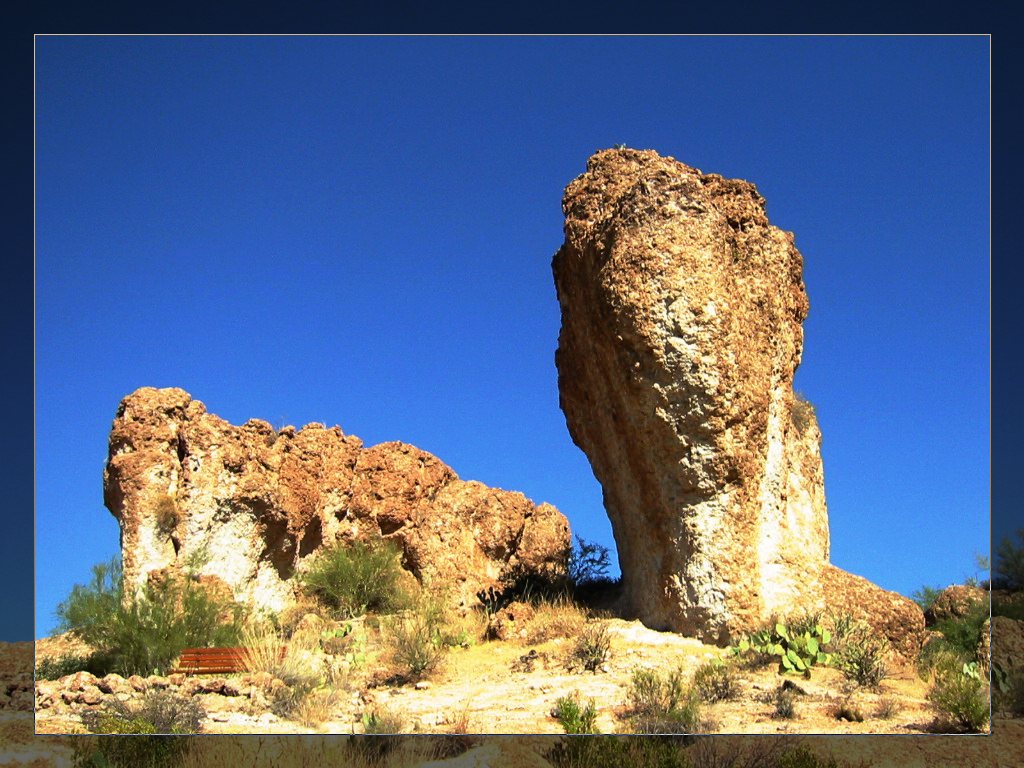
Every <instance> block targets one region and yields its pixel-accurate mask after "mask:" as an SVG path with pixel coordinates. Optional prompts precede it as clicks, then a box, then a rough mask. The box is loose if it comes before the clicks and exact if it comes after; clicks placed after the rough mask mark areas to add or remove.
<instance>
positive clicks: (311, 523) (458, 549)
mask: <svg viewBox="0 0 1024 768" xmlns="http://www.w3.org/2000/svg"><path fill="white" fill-rule="evenodd" d="M104 502H105V503H106V505H107V508H108V509H109V510H110V511H111V513H112V514H113V515H114V517H115V518H117V520H118V522H119V524H120V526H121V551H122V560H123V566H124V576H125V583H126V585H133V586H134V587H135V588H139V587H141V585H143V584H144V583H145V581H146V579H147V577H148V575H149V574H151V573H153V572H158V571H162V570H163V569H168V568H170V569H172V570H173V569H182V568H183V567H185V566H186V564H188V563H192V564H193V565H194V564H196V563H198V564H199V565H200V570H199V573H200V574H201V575H202V576H205V577H207V578H209V579H210V580H211V581H214V582H216V580H217V579H219V580H220V581H222V582H224V583H226V585H227V586H228V587H229V588H230V589H231V591H232V592H233V594H234V596H235V597H236V598H238V599H240V600H242V601H245V602H248V603H250V604H252V605H254V606H260V607H265V608H269V609H272V610H280V609H282V608H284V607H286V606H287V605H288V604H289V602H290V601H292V600H293V599H294V597H295V594H294V592H295V579H293V578H292V577H293V576H294V575H295V573H296V572H297V571H301V570H302V569H303V568H304V567H305V564H306V563H307V562H308V558H309V557H310V556H311V555H313V554H315V553H316V552H317V551H318V550H319V549H320V548H321V547H322V546H323V545H324V544H325V543H330V542H334V541H336V540H342V541H352V540H357V539H358V540H369V539H377V538H384V539H390V540H393V541H395V542H397V543H398V544H399V546H400V548H401V551H402V563H403V565H404V567H405V568H407V569H408V570H409V571H410V572H411V573H412V574H413V575H415V576H416V577H417V578H418V579H420V580H421V581H422V580H424V579H432V580H435V581H442V582H444V583H446V584H449V585H454V586H455V587H456V589H455V594H454V595H453V597H455V598H457V599H461V600H462V601H464V602H465V603H467V604H468V603H471V602H472V601H473V600H475V595H476V593H477V592H478V591H480V590H482V589H486V588H488V587H491V586H495V585H498V584H500V583H501V582H502V581H503V580H506V579H508V578H509V577H510V576H512V575H514V574H516V573H518V572H521V571H525V572H534V573H541V572H545V571H549V570H555V571H557V570H558V569H559V568H564V556H565V552H566V550H567V548H568V546H569V529H568V523H567V521H566V519H565V517H564V516H563V515H562V514H561V513H560V512H559V511H558V510H557V509H555V508H554V507H552V506H551V505H550V504H540V505H539V506H538V505H534V504H533V503H532V502H531V501H530V500H529V499H527V498H526V497H525V496H523V495H522V494H521V493H515V492H511V491H503V490H498V489H494V488H488V487H487V486H485V485H483V484H481V483H478V482H474V481H463V480H460V479H459V478H458V477H457V476H456V474H455V472H453V471H452V469H451V468H450V467H448V466H446V465H445V464H444V463H443V462H441V461H440V460H439V459H438V458H437V457H435V456H432V455H431V454H429V453H426V452H425V451H421V450H419V449H418V448H415V447H413V446H411V445H406V444H403V443H397V442H393V443H383V444H380V445H375V446H373V447H370V448H364V447H363V444H362V441H361V440H359V438H356V437H353V436H351V435H344V434H343V433H342V431H341V429H340V428H339V427H333V428H330V429H328V428H326V427H325V426H324V425H323V424H307V425H306V426H305V427H303V428H302V429H301V430H298V431H296V429H295V428H294V427H286V428H285V429H283V430H281V431H280V432H277V431H275V430H274V429H273V428H272V427H271V426H270V424H268V423H266V422H264V421H260V420H258V419H250V420H249V421H247V422H246V423H245V424H243V425H242V426H240V427H239V426H233V425H231V424H229V423H228V422H226V421H224V420H223V419H221V418H219V417H217V416H215V415H213V414H210V413H207V412H206V407H205V406H204V405H203V403H201V402H199V401H198V400H193V399H192V397H191V396H190V395H189V394H188V393H187V392H185V391H184V390H181V389H153V388H149V387H146V388H143V389H139V390H137V391H136V392H134V393H132V394H131V395H128V396H127V397H126V398H124V400H122V401H121V404H120V406H119V408H118V410H117V417H116V418H115V420H114V424H113V428H112V430H111V433H110V447H109V458H108V461H107V466H106V470H105V472H104Z"/></svg>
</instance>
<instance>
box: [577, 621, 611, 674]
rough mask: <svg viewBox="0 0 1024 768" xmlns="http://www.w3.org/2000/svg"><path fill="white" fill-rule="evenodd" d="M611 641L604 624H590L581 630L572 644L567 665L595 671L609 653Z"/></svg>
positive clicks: (606, 659) (606, 658)
mask: <svg viewBox="0 0 1024 768" xmlns="http://www.w3.org/2000/svg"><path fill="white" fill-rule="evenodd" d="M611 647H612V641H611V637H610V636H609V634H608V628H607V627H606V626H605V625H604V624H591V625H589V626H587V627H586V629H584V630H583V632H582V633H581V634H580V636H579V638H578V639H577V640H576V644H575V646H573V649H572V652H571V654H570V656H569V660H568V662H567V666H568V667H569V668H570V669H576V668H581V669H584V670H586V671H587V672H595V673H596V672H597V670H598V669H600V667H601V665H602V664H604V663H605V662H606V661H608V657H609V656H610V655H611Z"/></svg>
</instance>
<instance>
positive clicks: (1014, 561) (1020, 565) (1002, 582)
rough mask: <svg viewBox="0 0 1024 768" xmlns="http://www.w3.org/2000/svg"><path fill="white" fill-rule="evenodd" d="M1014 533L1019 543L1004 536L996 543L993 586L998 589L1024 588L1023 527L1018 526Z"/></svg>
mask: <svg viewBox="0 0 1024 768" xmlns="http://www.w3.org/2000/svg"><path fill="white" fill-rule="evenodd" d="M1015 535H1016V537H1017V539H1018V541H1019V542H1020V543H1019V544H1015V543H1014V542H1013V539H1012V538H1011V537H1009V536H1005V537H1003V539H1002V541H1000V542H999V544H997V545H996V551H995V578H994V579H993V586H994V587H996V588H998V589H1008V590H1014V591H1019V590H1024V528H1018V529H1017V531H1016V534H1015Z"/></svg>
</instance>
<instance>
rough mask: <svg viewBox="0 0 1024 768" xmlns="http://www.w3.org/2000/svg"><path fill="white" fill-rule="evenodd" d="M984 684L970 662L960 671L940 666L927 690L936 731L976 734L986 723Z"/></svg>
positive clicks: (986, 704)
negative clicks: (940, 668)
mask: <svg viewBox="0 0 1024 768" xmlns="http://www.w3.org/2000/svg"><path fill="white" fill-rule="evenodd" d="M982 689H983V684H982V682H981V679H980V678H979V677H978V676H977V672H976V670H975V668H974V667H971V665H964V668H963V669H962V670H960V671H957V670H955V669H942V670H940V671H939V672H938V673H937V674H936V676H935V681H934V683H932V686H931V688H930V689H929V691H928V702H929V703H930V704H931V705H932V708H933V709H934V710H935V712H936V715H937V720H936V723H935V730H938V731H949V730H959V731H968V732H971V733H977V732H979V731H981V730H983V729H984V727H985V725H986V723H988V702H987V701H986V700H985V698H984V697H983V696H982Z"/></svg>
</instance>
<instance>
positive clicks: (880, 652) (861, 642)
mask: <svg viewBox="0 0 1024 768" xmlns="http://www.w3.org/2000/svg"><path fill="white" fill-rule="evenodd" d="M888 649H889V643H888V641H887V640H886V638H885V637H884V636H883V635H878V634H876V633H875V632H874V631H873V630H872V629H871V627H869V626H868V625H867V624H864V623H861V624H859V625H857V626H856V627H854V628H853V629H851V630H849V631H848V632H847V633H846V636H845V637H844V638H843V640H842V642H841V643H839V649H838V650H837V651H836V653H835V655H834V662H835V665H836V666H837V667H839V669H841V670H842V671H843V674H844V675H846V677H847V679H849V680H852V681H854V682H855V683H857V685H862V686H865V687H867V688H877V687H878V686H879V684H880V683H881V682H882V680H884V679H885V677H886V674H887V673H888V669H887V667H886V663H885V656H886V654H887V653H888Z"/></svg>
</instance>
